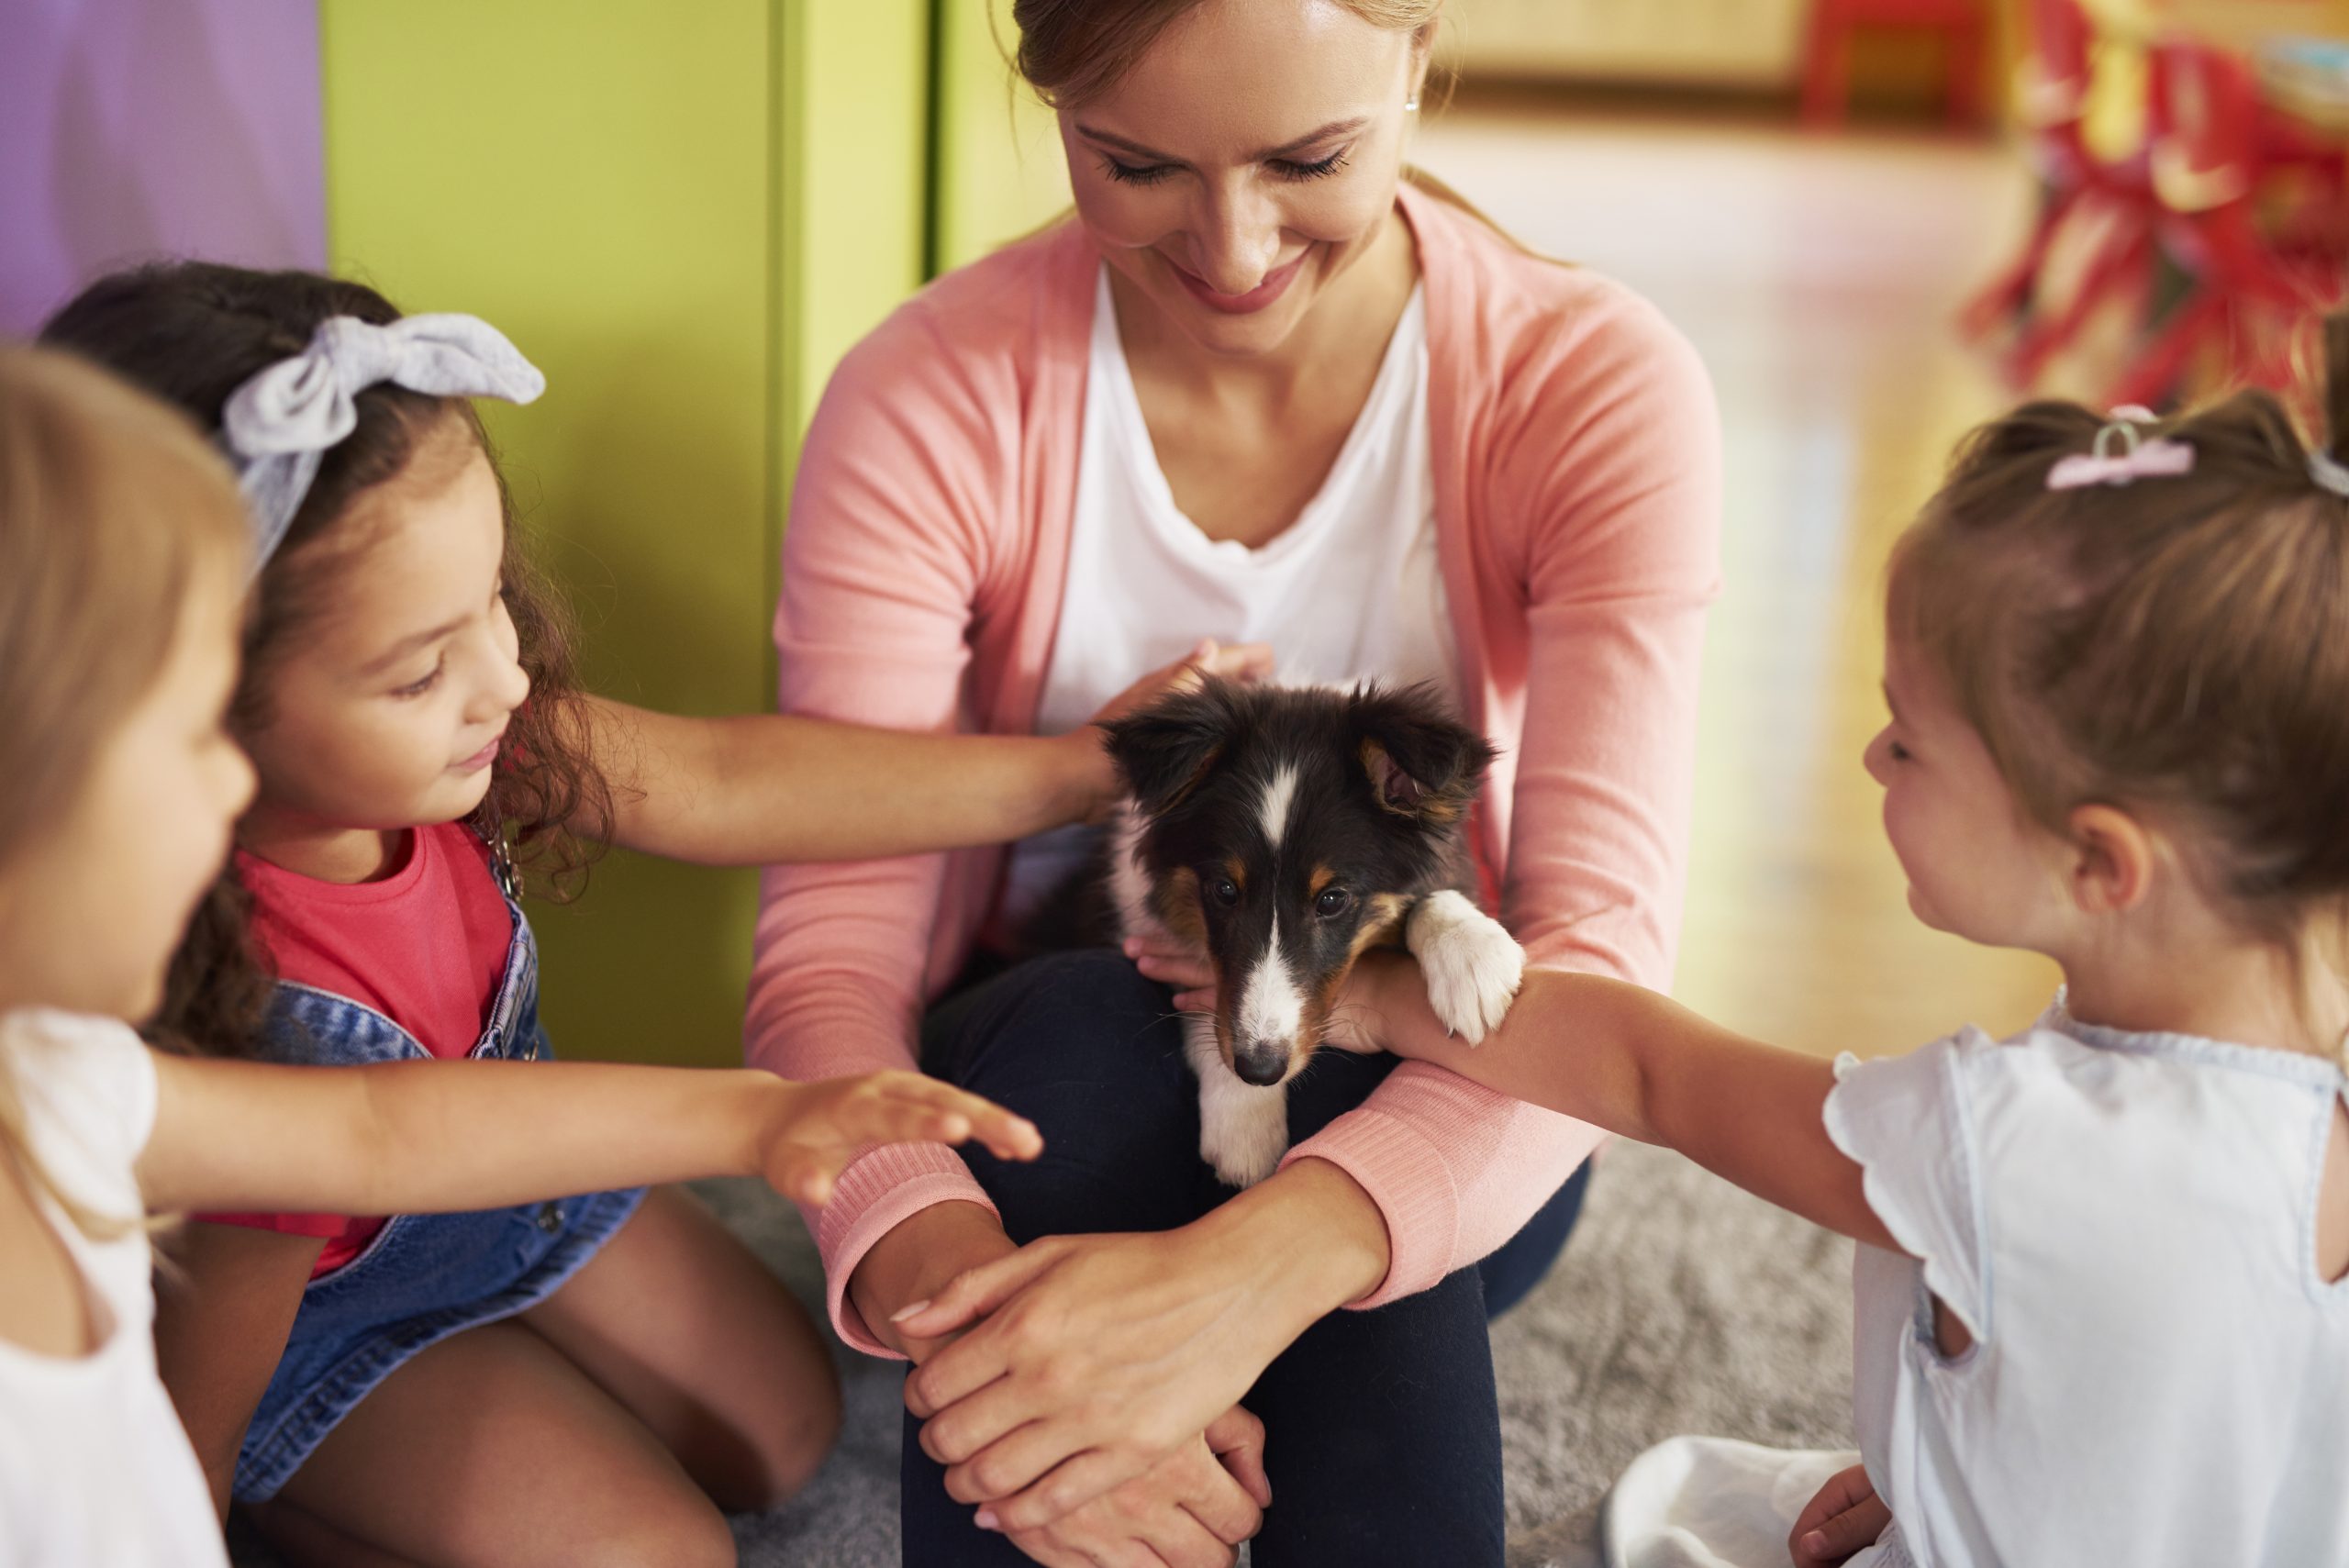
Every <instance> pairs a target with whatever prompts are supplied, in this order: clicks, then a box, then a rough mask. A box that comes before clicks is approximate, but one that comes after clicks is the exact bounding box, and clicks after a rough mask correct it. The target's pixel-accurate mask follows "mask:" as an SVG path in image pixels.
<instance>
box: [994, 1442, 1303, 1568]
mask: <svg viewBox="0 0 2349 1568" xmlns="http://www.w3.org/2000/svg"><path fill="white" fill-rule="evenodd" d="M950 1490H951V1488H950ZM1272 1501H1273V1488H1272V1484H1271V1482H1270V1481H1268V1480H1266V1479H1265V1475H1264V1423H1263V1422H1262V1421H1259V1420H1258V1419H1256V1418H1255V1417H1253V1416H1252V1415H1250V1414H1249V1413H1248V1412H1247V1411H1245V1410H1243V1409H1241V1407H1238V1406H1237V1405H1235V1406H1233V1407H1231V1408H1230V1410H1229V1411H1227V1412H1225V1413H1224V1415H1223V1416H1222V1417H1220V1418H1218V1419H1217V1420H1216V1421H1215V1423H1214V1424H1213V1425H1211V1426H1209V1427H1208V1429H1207V1430H1206V1431H1205V1432H1204V1433H1202V1434H1201V1435H1200V1436H1199V1437H1197V1438H1194V1439H1193V1440H1191V1441H1189V1442H1187V1443H1185V1444H1183V1445H1181V1446H1180V1447H1178V1448H1177V1449H1176V1450H1175V1452H1173V1453H1172V1454H1169V1455H1168V1456H1167V1457H1166V1458H1164V1459H1163V1460H1161V1461H1160V1462H1158V1463H1157V1465H1155V1466H1154V1467H1153V1468H1152V1469H1151V1470H1150V1471H1148V1472H1146V1473H1143V1474H1141V1475H1140V1476H1137V1477H1136V1478H1135V1479H1133V1480H1131V1481H1129V1482H1127V1483H1126V1484H1125V1485H1122V1486H1117V1487H1113V1488H1111V1489H1110V1490H1109V1491H1108V1492H1105V1493H1103V1494H1102V1495H1101V1496H1098V1497H1096V1498H1094V1499H1093V1501H1091V1502H1089V1503H1087V1504H1085V1506H1083V1507H1079V1508H1076V1509H1074V1510H1072V1511H1071V1512H1070V1513H1068V1514H1066V1515H1065V1516H1063V1518H1058V1519H1055V1520H1053V1521H1052V1523H1051V1524H1048V1525H1045V1526H1043V1527H1041V1529H1031V1530H1016V1531H1013V1532H1012V1534H1011V1543H1012V1544H1013V1545H1014V1546H1017V1547H1018V1548H1019V1550H1020V1551H1024V1552H1026V1553H1027V1554H1028V1555H1029V1556H1030V1557H1032V1558H1034V1559H1035V1560H1036V1561H1037V1562H1041V1563H1043V1564H1044V1565H1045V1568H1094V1565H1095V1564H1097V1563H1101V1562H1128V1561H1132V1562H1148V1563H1150V1564H1151V1565H1152V1568H1159V1565H1160V1564H1161V1563H1162V1562H1163V1564H1164V1565H1165V1568H1230V1565H1231V1564H1232V1563H1233V1562H1236V1561H1237V1560H1238V1558H1239V1551H1238V1548H1239V1545H1240V1543H1241V1541H1243V1540H1248V1539H1249V1538H1250V1537H1251V1536H1252V1535H1254V1534H1255V1533H1256V1531H1257V1530H1258V1529H1261V1528H1263V1526H1264V1509H1266V1508H1268V1507H1271V1506H1272ZM980 1518H981V1520H982V1522H983V1528H986V1529H995V1528H997V1527H998V1525H999V1523H1000V1521H998V1520H996V1518H995V1515H994V1512H993V1510H992V1509H985V1508H983V1509H981V1510H980ZM1138 1552H1139V1553H1140V1554H1137V1553H1138ZM1153 1553H1154V1555H1151V1554H1153Z"/></svg>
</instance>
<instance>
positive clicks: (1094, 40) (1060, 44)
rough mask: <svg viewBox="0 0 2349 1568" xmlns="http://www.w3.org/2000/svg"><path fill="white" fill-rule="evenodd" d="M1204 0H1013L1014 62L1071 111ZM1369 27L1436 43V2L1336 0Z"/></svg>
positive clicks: (1439, 7)
mask: <svg viewBox="0 0 2349 1568" xmlns="http://www.w3.org/2000/svg"><path fill="white" fill-rule="evenodd" d="M1202 3H1203V0H1014V4H1013V5H1012V7H1011V20H1012V24H1013V26H1015V27H1017V28H1019V50H1018V51H1017V53H1016V54H1015V55H1014V56H1013V61H1012V62H1013V64H1014V65H1015V66H1016V67H1017V69H1018V70H1019V74H1020V75H1021V76H1022V77H1024V78H1026V80H1027V83H1028V84H1029V85H1030V87H1033V88H1034V89H1036V95H1037V96H1038V97H1040V98H1041V99H1043V100H1044V102H1045V103H1047V104H1050V105H1051V106H1052V107H1054V108H1074V107H1077V106H1080V105H1083V104H1085V103H1087V102H1089V101H1090V100H1092V99H1093V98H1095V97H1097V96H1099V95H1101V94H1102V93H1105V92H1107V91H1108V89H1109V88H1111V87H1112V86H1115V85H1116V84H1117V83H1118V80H1119V78H1120V77H1122V76H1124V75H1125V73H1126V72H1129V71H1130V70H1132V69H1133V67H1134V64H1135V62H1136V61H1140V60H1141V57H1142V56H1143V55H1145V54H1147V53H1149V52H1150V46H1151V45H1152V44H1153V43H1156V42H1157V41H1158V35H1159V34H1161V33H1163V32H1164V31H1165V30H1166V29H1167V28H1170V27H1172V26H1173V25H1174V24H1175V22H1176V21H1177V20H1179V19H1180V18H1181V17H1184V16H1185V15H1186V14H1187V13H1188V12H1190V11H1192V10H1194V9H1196V8H1197V6H1200V5H1201V4H1202ZM1335 3H1336V4H1337V5H1339V6H1341V7H1343V8H1344V9H1346V10H1348V11H1351V12H1353V14H1354V15H1355V16H1357V17H1361V18H1362V19H1363V20H1364V21H1365V22H1368V23H1369V24H1370V25H1371V26H1372V27H1375V28H1386V29H1387V30H1389V31H1390V32H1398V33H1405V32H1407V33H1415V34H1418V35H1419V43H1420V44H1421V46H1422V47H1424V46H1426V45H1427V44H1429V43H1431V42H1432V41H1433V40H1434V38H1435V28H1436V22H1437V21H1438V19H1439V18H1440V17H1442V13H1443V0H1335Z"/></svg>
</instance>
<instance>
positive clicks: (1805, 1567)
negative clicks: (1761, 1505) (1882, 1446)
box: [1787, 1464, 1892, 1568]
mask: <svg viewBox="0 0 2349 1568" xmlns="http://www.w3.org/2000/svg"><path fill="white" fill-rule="evenodd" d="M1891 1522H1892V1510H1891V1509H1890V1508H1888V1507H1885V1504H1884V1499H1883V1498H1881V1497H1879V1496H1876V1485H1875V1484H1874V1483H1872V1482H1871V1481H1869V1480H1868V1472H1867V1466H1865V1465H1864V1464H1855V1465H1854V1466H1852V1468H1851V1469H1849V1470H1842V1471H1838V1472H1836V1473H1834V1474H1833V1475H1831V1476H1829V1477H1828V1478H1827V1485H1824V1486H1821V1487H1820V1489H1819V1495H1818V1496H1815V1497H1813V1498H1811V1500H1810V1501H1809V1503H1808V1504H1806V1505H1805V1506H1804V1507H1803V1510H1802V1513H1801V1514H1800V1515H1799V1516H1798V1517H1797V1518H1796V1519H1795V1528H1794V1529H1793V1530H1792V1531H1791V1532H1790V1533H1789V1534H1788V1535H1787V1553H1788V1555H1790V1556H1791V1557H1792V1558H1793V1559H1794V1564H1795V1568H1835V1564H1837V1563H1839V1562H1843V1561H1844V1560H1845V1559H1847V1558H1849V1557H1851V1556H1852V1555H1853V1554H1854V1553H1855V1552H1857V1551H1860V1549H1861V1548H1863V1547H1867V1546H1873V1545H1875V1544H1876V1539H1877V1538H1878V1537H1880V1536H1881V1535H1883V1534H1884V1529H1885V1527H1886V1526H1887V1525H1888V1524H1890V1523H1891Z"/></svg>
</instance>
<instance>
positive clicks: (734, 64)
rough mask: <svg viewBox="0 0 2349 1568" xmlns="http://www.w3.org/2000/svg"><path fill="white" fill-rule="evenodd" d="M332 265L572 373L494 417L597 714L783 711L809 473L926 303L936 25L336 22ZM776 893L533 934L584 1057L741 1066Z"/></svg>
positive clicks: (704, 892) (556, 1021) (422, 9)
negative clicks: (784, 562) (806, 436)
mask: <svg viewBox="0 0 2349 1568" xmlns="http://www.w3.org/2000/svg"><path fill="white" fill-rule="evenodd" d="M320 28H321V40H320V48H321V52H322V56H323V59H322V77H321V79H322V86H323V93H324V98H325V111H326V118H325V123H326V153H327V187H328V237H329V253H330V256H331V259H332V264H333V265H334V266H335V267H336V268H337V269H338V270H340V271H345V272H351V273H353V274H355V275H357V276H360V277H362V278H365V279H367V280H368V281H370V282H372V283H373V284H376V285H378V286H379V287H381V288H382V289H383V290H384V292H385V293H386V294H388V295H390V296H391V297H392V298H393V299H394V300H395V301H396V302H397V303H398V304H399V305H400V306H401V307H402V308H403V309H406V310H411V311H426V310H464V311H471V312H473V313H474V314H476V315H479V316H482V317H486V318H487V319H488V320H490V321H492V322H494V323H495V324H496V325H497V326H498V327H500V328H503V329H504V330H505V331H506V332H507V334H508V335H509V336H511V337H512V338H513V339H514V340H515V341H516V342H517V343H518V345H520V347H521V348H522V350H523V351H524V352H525V353H527V354H529V356H530V357H531V358H532V359H533V360H535V361H537V362H538V364H539V365H540V368H542V369H543V370H544V371H545V372H546V373H547V382H548V390H547V394H546V395H545V396H544V397H543V398H541V399H540V401H539V402H538V403H537V404H536V405H534V406H531V407H529V408H522V409H516V408H508V407H506V406H503V405H497V404H490V405H486V406H485V407H484V413H485V415H486V417H487V418H488V420H489V426H490V430H491V433H492V436H493V438H494V439H495V442H496V443H497V446H498V449H499V453H500V457H501V459H502V462H503V463H504V466H505V470H506V474H507V480H508V481H509V483H510V484H511V485H512V487H513V491H514V495H515V499H516V502H517V506H518V511H519V513H520V515H521V517H522V520H523V525H524V527H525V528H527V529H528V530H529V533H530V534H531V535H533V536H534V537H535V539H537V541H538V543H539V545H540V553H541V557H542V559H544V560H545V561H546V562H548V563H549V564H550V565H551V567H552V569H553V570H554V572H555V573H556V574H557V575H558V577H559V578H560V579H561V580H562V583H563V584H564V585H565V586H566V587H567V588H568V589H569V590H570V593H571V595H572V597H573V604H574V606H575V607H576V609H577V612H578V618H579V622H580V628H581V634H582V636H581V640H582V645H583V649H584V667H585V671H586V674H587V678H588V682H589V684H591V685H592V686H593V687H594V688H595V689H596V690H598V691H602V692H606V693H608V694H610V695H615V696H618V697H621V698H624V699H627V700H629V701H635V702H641V703H644V704H646V705H649V706H655V707H662V708H669V709H674V710H676V711H681V712H703V713H720V712H748V711H752V710H756V709H759V708H763V707H764V706H768V705H769V704H770V702H771V701H772V694H773V690H774V680H773V669H772V665H773V660H774V655H773V651H772V647H771V644H770V643H769V641H768V634H767V627H768V621H769V617H771V616H772V614H773V612H774V589H775V574H776V570H777V566H776V558H777V550H778V545H779V541H780V539H781V529H782V522H783V513H784V498H785V494H786V487H787V485H788V484H789V479H790V469H791V462H792V457H793V454H794V452H795V451H796V446H797V442H798V439H799V435H800V432H801V431H802V429H803V428H805V426H806V421H807V416H808V414H809V413H810V411H811V410H812V408H813V406H814V400H815V397H816V395H817V394H818V391H819V390H820V389H821V387H822V384H823V380H824V377H825V375H826V374H827V373H829V370H830V367H831V365H832V363H833V362H834V361H836V360H837V358H838V357H839V355H840V353H841V351H842V350H844V349H846V348H847V346H848V345H849V344H851V343H852V342H853V341H855V339H857V338H858V337H859V336H860V335H862V334H863V332H864V331H865V330H866V329H868V328H870V327H871V326H872V325H873V324H874V322H876V321H878V320H879V319H880V318H881V317H883V316H884V315H885V314H886V313H887V311H888V310H889V308H890V307H891V306H894V305H895V304H896V302H897V301H898V300H900V299H902V298H904V297H905V295H907V293H909V292H910V291H911V290H912V289H914V288H915V287H916V286H918V284H919V282H920V280H921V276H922V265H923V253H924V246H925V242H926V236H927V233H928V228H929V215H928V211H927V205H928V192H929V188H930V187H929V172H928V167H927V160H928V157H929V146H930V121H929V117H930V81H929V78H930V61H931V58H932V55H931V49H930V3H929V0H691V3H690V4H682V5H681V4H677V3H675V0H498V3H497V4H495V5H486V6H485V5H480V4H474V3H468V0H396V3H387V0H323V3H322V5H321V6H320ZM756 898H757V878H756V875H755V873H750V872H714V871H707V870H702V869H696V868H692V867H682V866H672V865H664V864H660V863H657V862H649V861H644V860H640V859H638V858H636V857H632V856H627V855H617V854H616V855H613V856H610V857H607V859H606V860H604V861H603V862H600V863H599V864H598V865H597V866H596V870H595V872H594V874H593V876H592V878H591V881H590V884H589V885H588V888H587V890H586V892H585V894H584V896H583V897H582V899H581V900H580V901H578V902H577V903H575V904H573V905H569V906H559V905H554V904H551V903H549V902H546V901H544V900H540V901H538V902H536V903H534V905H533V907H532V911H531V912H532V917H533V920H534V922H535V923H536V925H537V927H538V929H539V932H540V938H541V940H542V943H543V947H544V951H545V962H546V972H547V979H548V987H547V995H546V1014H547V1018H548V1022H549V1027H550V1029H551V1031H552V1033H553V1037H554V1039H555V1040H556V1043H557V1045H558V1047H559V1048H560V1049H561V1050H562V1051H565V1052H566V1053H568V1054H572V1055H577V1056H587V1057H617V1058H632V1059H640V1060H652V1061H666V1062H729V1061H733V1060H736V1059H738V1057H739V1053H740V1017H741V1006H742V995H743V984H744V979H745V976H746V974H747V973H748V970H749V963H750V947H751V919H752V915H753V912H754V909H755V907H756Z"/></svg>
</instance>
